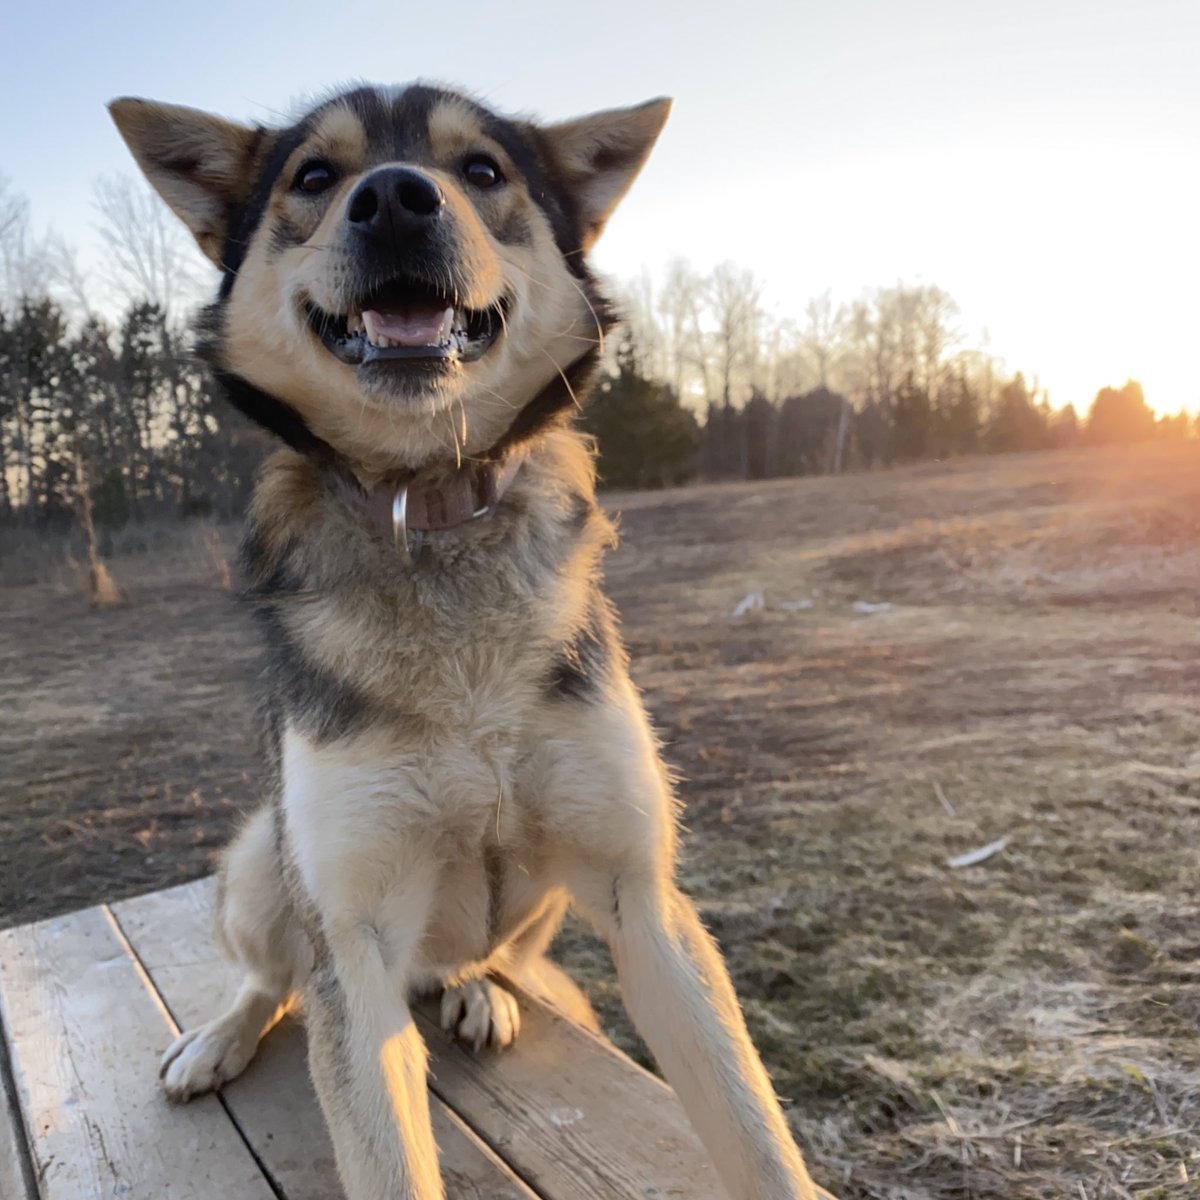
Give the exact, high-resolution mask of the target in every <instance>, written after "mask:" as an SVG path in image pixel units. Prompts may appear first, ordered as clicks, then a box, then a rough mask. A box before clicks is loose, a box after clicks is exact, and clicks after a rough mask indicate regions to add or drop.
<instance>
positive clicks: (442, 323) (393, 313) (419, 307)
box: [362, 304, 454, 346]
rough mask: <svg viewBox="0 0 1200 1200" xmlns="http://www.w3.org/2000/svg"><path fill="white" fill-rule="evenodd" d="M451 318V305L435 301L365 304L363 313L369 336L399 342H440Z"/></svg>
mask: <svg viewBox="0 0 1200 1200" xmlns="http://www.w3.org/2000/svg"><path fill="white" fill-rule="evenodd" d="M453 318H454V309H452V308H445V307H443V306H442V305H437V304H410V305H406V306H405V307H403V308H382V309H376V308H368V309H366V310H365V311H364V312H363V315H362V319H363V326H364V327H365V328H366V331H367V337H368V338H370V339H371V340H372V341H377V340H378V339H379V338H381V337H385V338H390V339H391V340H392V341H393V342H395V343H396V345H398V346H437V345H439V344H440V343H441V342H443V341H445V339H446V337H447V336H449V333H450V322H451V321H452V320H453Z"/></svg>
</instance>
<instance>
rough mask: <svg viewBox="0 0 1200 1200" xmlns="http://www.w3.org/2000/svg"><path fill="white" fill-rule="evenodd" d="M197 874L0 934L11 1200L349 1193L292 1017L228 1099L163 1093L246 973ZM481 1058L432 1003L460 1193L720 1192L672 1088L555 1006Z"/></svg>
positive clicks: (436, 1079)
mask: <svg viewBox="0 0 1200 1200" xmlns="http://www.w3.org/2000/svg"><path fill="white" fill-rule="evenodd" d="M211 895H212V888H211V884H210V882H209V881H207V880H205V881H202V882H200V883H195V884H188V885H186V886H184V887H178V888H172V889H171V890H169V891H165V892H157V893H154V894H151V895H148V896H142V897H140V898H138V899H135V900H125V901H121V902H120V903H116V904H112V905H101V906H99V907H97V908H89V909H84V910H83V911H81V912H77V913H72V914H70V915H68V916H65V917H58V918H55V919H53V920H49V921H43V922H41V923H39V924H36V925H27V926H24V927H21V928H18V929H11V930H7V931H5V932H0V1023H2V1030H3V1038H2V1039H0V1041H2V1043H3V1052H2V1053H3V1057H2V1058H0V1075H3V1083H4V1098H3V1099H4V1103H3V1111H2V1119H0V1200H35V1198H37V1200H102V1198H103V1200H107V1198H109V1197H119V1198H121V1197H127V1198H128V1200H213V1198H214V1197H216V1198H217V1200H335V1198H336V1197H338V1196H339V1195H340V1194H341V1193H340V1191H339V1188H338V1183H337V1178H336V1174H335V1171H334V1165H333V1152H332V1149H331V1147H330V1145H329V1139H328V1135H327V1134H326V1132H325V1128H324V1124H323V1121H322V1119H321V1115H320V1111H319V1109H318V1107H317V1102H316V1098H315V1097H314V1095H313V1092H312V1088H311V1085H310V1083H309V1079H308V1072H307V1068H306V1065H305V1048H304V1035H303V1030H302V1029H301V1028H300V1027H299V1025H298V1024H297V1023H296V1022H294V1021H291V1020H285V1021H284V1022H283V1023H282V1024H281V1025H279V1026H278V1027H277V1028H276V1029H275V1030H273V1031H272V1032H271V1033H270V1034H269V1035H268V1037H267V1038H266V1040H265V1041H264V1043H263V1045H262V1047H261V1048H260V1050H259V1054H258V1056H257V1058H256V1059H255V1061H254V1062H253V1063H252V1064H251V1066H250V1068H249V1069H248V1070H247V1071H246V1073H245V1074H244V1075H243V1076H242V1077H241V1078H240V1079H237V1080H235V1081H234V1082H233V1083H231V1084H230V1085H229V1086H227V1087H226V1088H224V1089H223V1090H222V1092H221V1093H220V1095H218V1096H206V1097H204V1098H202V1099H199V1100H194V1101H192V1102H191V1103H190V1104H187V1105H185V1106H175V1105H172V1104H169V1103H168V1102H167V1101H166V1099H165V1098H164V1097H163V1094H162V1092H161V1090H160V1086H159V1082H158V1071H157V1065H158V1058H159V1056H160V1055H161V1053H162V1052H163V1050H164V1049H165V1048H166V1047H167V1045H168V1044H169V1043H170V1041H171V1040H172V1039H173V1038H174V1037H175V1035H176V1033H177V1032H178V1031H179V1029H180V1027H184V1028H187V1027H190V1026H192V1025H194V1024H196V1023H198V1022H200V1021H203V1020H207V1019H208V1018H209V1017H211V1016H213V1015H215V1014H217V1013H218V1012H219V1011H220V1010H221V1009H222V1007H223V1006H224V1004H225V1003H226V1001H227V1000H228V999H229V998H230V996H231V994H232V989H233V988H234V986H235V985H236V978H235V975H234V973H233V971H232V970H231V968H230V967H229V966H228V965H227V964H226V963H225V962H224V961H223V960H222V959H221V958H220V956H219V955H218V953H217V951H216V949H215V948H214V946H213V944H212V939H211V936H210V916H209V914H210V905H211ZM519 999H520V1002H521V1008H522V1013H521V1015H522V1031H521V1035H520V1037H519V1038H518V1040H517V1043H516V1045H515V1046H513V1047H512V1048H511V1049H510V1050H508V1051H506V1052H505V1053H503V1054H500V1055H484V1056H482V1057H480V1058H476V1057H475V1056H474V1055H473V1054H471V1053H470V1052H469V1051H467V1050H464V1049H463V1048H461V1047H459V1046H457V1045H455V1044H454V1043H452V1042H450V1041H449V1039H448V1038H447V1037H446V1035H445V1034H443V1033H442V1031H441V1030H440V1029H439V1028H438V1027H437V1024H436V1022H435V1021H434V1020H432V1019H430V1016H429V1014H427V1013H425V1012H421V1013H420V1014H419V1015H418V1021H419V1023H420V1024H421V1027H422V1032H423V1034H424V1036H425V1039H426V1041H427V1042H428V1043H429V1047H430V1052H431V1057H432V1069H431V1078H430V1101H431V1108H432V1111H433V1121H434V1130H435V1134H436V1136H437V1142H438V1146H439V1148H440V1151H441V1158H442V1172H443V1175H444V1177H445V1180H446V1185H447V1192H448V1194H449V1195H450V1196H451V1197H455V1198H461V1200H481V1198H483V1197H487V1198H489V1200H534V1198H535V1197H541V1198H542V1200H623V1198H634V1197H636V1198H638V1200H646V1198H648V1197H662V1198H667V1197H680V1198H683V1197H687V1198H688V1200H708V1198H711V1200H719V1197H720V1196H721V1194H722V1193H721V1191H720V1188H719V1186H718V1184H717V1182H716V1177H715V1174H714V1172H713V1170H712V1168H711V1167H710V1166H709V1164H708V1162H707V1161H706V1159H705V1157H704V1153H703V1151H702V1150H701V1149H700V1146H699V1144H698V1142H697V1141H696V1139H695V1137H694V1135H693V1134H692V1132H691V1129H690V1127H689V1126H688V1124H687V1120H686V1118H685V1117H684V1115H683V1111H682V1109H681V1108H680V1106H679V1103H678V1101H677V1100H676V1098H675V1096H674V1094H673V1093H672V1092H671V1091H670V1090H669V1089H668V1088H667V1087H666V1086H665V1085H664V1084H662V1083H661V1082H660V1081H659V1080H657V1079H656V1078H655V1077H654V1076H652V1075H650V1074H648V1073H647V1072H646V1071H644V1070H642V1069H641V1068H640V1067H638V1066H637V1065H636V1064H634V1063H633V1062H631V1061H630V1060H629V1059H628V1058H626V1057H625V1056H624V1055H622V1054H620V1053H619V1052H618V1051H617V1050H615V1049H614V1048H613V1047H612V1046H610V1045H609V1044H608V1043H607V1042H605V1041H603V1040H602V1039H600V1038H598V1037H596V1036H594V1035H593V1034H591V1033H589V1032H587V1031H586V1030H583V1029H581V1028H579V1027H578V1026H576V1025H575V1024H573V1023H572V1022H570V1021H568V1020H567V1019H565V1018H564V1017H562V1016H561V1015H559V1014H558V1013H557V1012H556V1011H554V1010H553V1009H551V1008H549V1007H548V1006H547V1005H545V1004H543V1003H541V1002H539V1001H537V1000H534V999H532V998H531V997H528V996H521V997H519Z"/></svg>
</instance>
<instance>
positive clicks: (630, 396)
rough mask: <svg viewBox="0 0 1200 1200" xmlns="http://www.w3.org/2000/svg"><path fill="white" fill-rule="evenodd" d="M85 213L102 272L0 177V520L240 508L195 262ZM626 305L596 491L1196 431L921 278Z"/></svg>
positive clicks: (157, 212)
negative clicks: (1031, 356)
mask: <svg viewBox="0 0 1200 1200" xmlns="http://www.w3.org/2000/svg"><path fill="white" fill-rule="evenodd" d="M96 211H97V214H98V228H99V230H100V233H101V236H102V241H103V245H104V248H105V257H104V259H103V262H102V267H101V272H102V273H101V275H100V276H99V277H98V278H97V277H87V276H84V275H82V273H81V272H80V271H79V269H78V266H77V260H76V257H75V256H74V255H73V254H71V253H70V252H69V250H68V249H67V248H66V247H64V246H63V245H62V244H61V243H59V242H57V241H56V240H55V239H54V238H52V237H42V238H37V237H35V236H34V235H33V233H32V230H31V226H30V223H29V212H28V207H27V205H25V204H24V202H23V201H22V200H21V198H20V197H19V196H17V195H15V194H14V193H13V192H12V191H11V189H9V188H6V187H5V186H4V184H3V181H0V525H5V526H19V525H27V526H33V527H47V526H56V525H57V526H63V527H67V526H70V525H72V524H74V523H79V524H83V525H84V526H85V527H90V526H91V525H92V524H93V523H94V524H95V525H96V526H99V527H100V528H101V529H104V528H116V527H119V526H121V525H123V524H126V523H128V522H131V521H132V522H139V521H145V520H147V519H150V518H157V517H163V516H169V517H188V516H196V515H211V516H216V517H220V518H226V517H233V516H236V515H238V514H240V512H241V511H242V509H243V507H244V505H245V502H246V500H247V497H248V494H249V489H250V486H251V481H252V477H253V472H254V469H255V467H256V465H257V463H258V462H259V461H260V459H261V457H262V454H263V452H264V450H265V449H266V448H267V446H269V444H270V443H269V439H267V438H266V437H265V436H264V435H262V434H260V433H259V432H258V431H257V430H255V429H254V428H252V427H250V426H249V425H248V424H247V423H246V422H245V421H244V420H243V419H242V418H241V417H240V416H238V414H237V413H236V412H235V411H234V410H233V409H231V408H230V407H229V406H227V405H225V404H224V403H223V402H222V400H221V398H220V395H219V392H218V390H217V389H216V387H215V386H214V384H213V382H212V380H211V379H210V377H209V375H208V373H207V372H206V371H205V369H204V368H202V367H201V366H200V365H199V364H197V363H196V362H195V361H194V360H193V358H192V357H191V354H190V345H191V341H192V330H191V329H190V327H189V320H188V313H189V311H190V309H191V307H192V306H193V304H194V301H195V300H196V299H197V298H198V297H199V296H200V295H201V294H202V290H203V289H202V284H201V282H200V277H201V271H202V267H201V265H200V262H199V259H198V256H197V255H196V254H195V252H194V251H193V250H192V249H191V247H190V243H188V242H187V241H186V239H185V236H184V235H183V234H182V233H181V232H180V231H178V230H177V229H176V227H175V224H174V222H173V220H172V219H171V218H170V216H169V214H167V213H166V212H165V210H164V208H163V206H162V205H161V203H160V202H159V201H158V200H157V199H156V198H155V197H153V196H152V195H151V194H149V193H148V192H146V191H144V190H142V189H141V188H140V186H139V185H135V184H133V183H131V182H128V181H115V182H114V181H109V182H107V183H103V184H101V185H100V186H99V187H98V189H97V195H96ZM98 297H102V298H103V302H102V303H101V304H99V305H98V304H96V303H94V302H93V301H94V298H98ZM623 301H624V307H625V309H626V311H627V313H628V315H629V321H628V324H627V326H626V328H625V330H624V332H623V333H622V334H620V335H619V336H618V338H617V339H616V341H615V344H614V346H613V347H611V348H610V353H609V360H608V361H609V370H608V371H607V373H606V375H605V377H604V379H603V380H602V382H601V384H600V386H599V388H598V389H597V391H596V394H595V395H594V397H593V399H592V401H591V403H590V404H589V406H588V408H587V411H586V412H585V414H584V418H583V420H584V424H585V426H586V427H587V428H588V429H589V430H590V431H591V432H592V433H593V434H594V435H595V436H596V438H597V441H598V444H599V448H600V453H601V473H602V478H603V480H604V482H605V483H606V484H607V485H609V486H614V487H660V486H664V485H667V484H673V483H679V482H683V481H685V480H687V479H691V478H709V479H762V478H768V477H773V476H787V475H807V474H820V473H825V472H837V471H844V470H853V469H865V468H871V467H877V466H884V465H888V464H892V463H901V462H911V461H915V460H919V459H923V458H943V457H948V456H952V455H962V454H974V453H980V452H1000V451H1008V450H1035V449H1043V448H1048V447H1054V446H1071V445H1076V444H1079V443H1081V442H1085V441H1096V442H1109V441H1128V440H1135V439H1139V438H1145V437H1152V436H1175V437H1186V436H1191V435H1193V434H1194V433H1195V432H1196V430H1195V429H1194V428H1193V427H1192V426H1191V425H1190V424H1189V422H1188V420H1187V418H1186V417H1179V418H1171V419H1160V420H1157V421H1156V420H1155V418H1154V416H1153V414H1152V412H1151V410H1150V409H1149V408H1148V407H1147V406H1146V404H1145V400H1144V397H1143V396H1142V394H1141V389H1140V387H1139V386H1138V385H1137V384H1136V383H1129V384H1126V385H1125V386H1124V387H1123V388H1120V389H1111V388H1106V389H1104V390H1103V391H1102V392H1100V393H1099V394H1098V395H1097V397H1096V399H1095V402H1094V403H1093V405H1092V408H1091V410H1090V411H1089V413H1088V414H1087V416H1086V418H1084V419H1081V418H1079V417H1078V416H1077V414H1076V413H1075V410H1074V409H1073V408H1070V407H1068V408H1065V409H1060V410H1056V411H1054V410H1051V409H1050V408H1049V405H1048V404H1047V402H1046V398H1045V396H1044V395H1042V394H1041V393H1040V392H1039V390H1038V388H1037V385H1036V383H1035V382H1029V381H1027V379H1026V377H1025V376H1023V375H1021V374H1019V373H1018V374H1012V375H1007V374H1006V373H1005V372H1004V370H1003V368H1002V366H1001V364H999V363H998V362H997V361H996V360H995V359H994V358H992V357H991V356H989V355H988V354H987V353H986V351H985V350H984V349H981V348H979V347H971V346H969V345H967V344H966V342H965V339H964V338H963V336H962V334H961V332H960V331H959V328H958V324H957V321H958V310H957V308H956V306H955V304H954V302H953V300H952V299H951V298H950V297H949V296H948V295H947V294H946V293H945V292H943V291H941V290H940V289H938V288H936V287H932V286H921V287H905V286H903V285H898V286H896V287H892V288H885V289H879V290H877V291H875V292H872V293H869V294H868V295H865V296H864V297H862V298H861V299H860V300H857V301H854V302H852V303H850V304H846V305H838V304H835V303H834V301H833V300H832V298H831V297H830V296H829V295H828V294H825V295H823V296H820V297H817V298H816V299H814V300H812V301H810V302H809V303H808V305H807V306H806V308H805V310H804V313H803V314H802V316H801V317H800V318H799V319H796V320H791V319H782V320H780V319H776V318H773V317H772V316H771V315H770V314H769V313H768V312H767V310H766V309H765V307H764V305H763V303H762V299H761V284H760V282H759V281H758V280H757V279H756V278H755V277H754V275H753V274H752V273H750V272H749V271H746V270H743V269H740V268H737V267H734V266H731V265H724V266H719V267H717V268H716V269H714V270H713V271H711V272H709V273H707V274H704V273H700V272H697V271H696V270H695V269H693V268H692V267H690V266H689V265H687V264H686V263H682V262H677V263H674V264H672V265H671V267H670V268H669V269H668V271H667V272H666V273H665V275H664V276H663V277H662V278H661V279H660V280H659V281H657V282H652V281H650V280H648V279H643V280H641V281H639V282H638V283H637V284H636V285H633V286H630V287H628V288H626V289H625V295H624V297H623ZM109 313H116V314H118V315H116V316H115V317H113V316H108V315H106V314H109Z"/></svg>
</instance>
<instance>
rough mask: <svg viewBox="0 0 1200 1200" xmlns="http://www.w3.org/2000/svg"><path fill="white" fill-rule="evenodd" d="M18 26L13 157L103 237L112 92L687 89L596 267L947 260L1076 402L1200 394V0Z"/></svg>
mask: <svg viewBox="0 0 1200 1200" xmlns="http://www.w3.org/2000/svg"><path fill="white" fill-rule="evenodd" d="M14 8H15V5H14V4H12V3H9V4H6V7H5V12H4V16H3V21H2V23H0V114H2V115H0V173H3V174H4V175H6V176H7V177H8V178H9V179H10V180H11V181H12V183H13V185H14V186H15V187H16V188H17V189H18V190H19V191H22V192H24V193H25V194H26V195H27V196H28V197H29V199H30V201H31V202H32V205H33V210H34V218H35V223H36V224H37V225H38V226H39V227H45V226H52V227H53V228H54V229H56V230H57V231H58V232H59V233H61V234H62V235H64V236H65V237H66V238H67V239H68V241H70V242H72V243H74V244H75V245H76V246H78V247H79V249H80V251H81V253H82V254H83V256H84V258H85V260H86V261H89V262H94V261H95V258H96V254H97V239H96V235H95V231H94V228H93V222H94V219H95V218H94V213H93V211H92V207H91V187H92V180H93V179H94V178H95V177H96V176H97V175H99V174H102V173H112V172H116V171H123V170H127V169H128V166H129V163H128V159H127V156H126V152H125V150H124V148H123V146H122V145H121V143H120V141H119V139H118V138H117V136H116V133H115V132H114V131H113V130H112V128H111V126H110V125H109V123H108V118H107V115H106V114H105V112H104V109H103V104H104V102H105V101H106V100H108V99H110V98H111V97H113V96H115V95H120V94H140V95H146V96H150V97H153V98H156V99H163V100H171V101H176V102H180V103H186V104H194V105H197V106H200V107H205V108H211V109H213V110H215V111H219V112H223V113H225V114H227V115H230V116H240V117H244V118H249V119H258V120H265V121H270V120H272V119H274V117H275V116H276V115H277V114H279V113H280V111H281V110H288V109H290V107H291V106H292V104H293V102H294V101H295V100H296V99H298V98H299V97H301V96H303V95H304V94H305V93H310V92H319V91H322V90H324V89H325V88H327V87H328V86H330V85H332V84H336V83H339V82H345V81H350V80H354V79H367V80H371V81H377V82H397V81H401V80H407V79H412V78H418V77H421V78H427V79H439V80H444V81H447V82H451V83H458V84H461V85H463V86H465V87H467V88H468V89H470V90H472V91H474V92H476V93H478V94H480V95H481V96H482V97H483V98H484V99H485V100H487V101H489V102H490V103H492V104H494V105H496V106H497V107H499V108H501V109H506V110H520V111H531V112H534V113H538V114H540V115H543V116H546V117H563V116H569V115H572V114H575V113H579V112H584V111H587V110H589V109H592V108H599V107H606V106H611V105H615V104H623V103H633V102H635V101H638V100H642V99H645V98H647V97H649V96H653V95H658V94H662V93H667V94H670V95H673V96H674V97H675V98H676V108H675V112H674V115H673V116H672V119H671V122H670V123H669V125H668V127H667V130H666V132H665V134H664V136H663V140H662V142H661V143H660V146H659V148H658V150H657V151H656V152H655V156H654V157H653V159H652V160H651V163H650V164H649V166H648V167H647V169H646V172H645V174H644V175H643V177H642V179H641V181H640V182H639V183H638V185H637V187H636V188H635V189H634V191H633V192H632V193H631V194H630V196H629V197H628V199H627V200H626V202H625V208H624V210H623V211H622V212H621V213H619V214H618V215H617V217H616V218H615V219H614V221H613V223H612V224H611V225H610V227H609V230H608V232H607V233H606V235H605V238H604V240H603V241H602V242H601V244H600V247H599V248H598V250H597V255H596V259H597V264H598V265H599V266H600V267H601V268H602V269H604V270H607V271H611V272H613V273H615V274H618V275H623V276H633V275H636V274H638V273H639V272H640V271H641V269H642V267H643V266H647V267H649V268H650V269H651V270H652V271H653V270H656V269H657V268H659V267H660V266H661V265H662V264H663V263H664V262H665V261H666V260H668V259H669V258H671V257H673V256H675V255H684V256H685V257H688V258H690V259H691V260H692V261H693V262H695V263H696V264H697V265H698V266H702V267H707V266H710V265H712V264H714V263H716V262H719V261H721V260H722V259H734V260H736V261H738V262H741V263H745V264H746V265H748V266H750V267H751V268H753V269H754V270H755V271H756V272H757V273H758V274H759V275H760V277H762V279H763V280H764V282H765V285H766V295H767V297H768V300H769V303H770V304H771V305H772V306H773V307H774V308H775V309H776V310H777V311H778V312H779V314H780V315H789V314H794V315H796V316H797V317H798V316H799V315H800V314H801V312H802V310H803V306H804V302H805V300H807V298H808V297H810V296H812V295H814V294H816V293H818V292H821V291H823V290H824V289H825V288H827V287H831V288H832V289H833V290H834V293H835V294H836V295H838V296H839V297H840V298H843V299H849V298H852V297H854V296H856V295H858V294H859V293H860V292H861V291H862V290H863V289H864V288H867V287H873V286H876V285H881V284H891V283H895V282H896V281H897V280H904V281H906V282H910V283H915V282H930V283H937V284H939V285H940V286H942V287H943V288H945V289H946V290H947V291H949V292H950V293H951V294H952V295H953V296H954V297H955V298H956V299H957V300H958V301H959V303H960V305H961V307H962V310H963V325H964V328H965V330H966V332H967V333H968V334H969V335H970V336H972V337H978V336H979V334H980V332H981V331H982V330H983V329H985V328H986V330H987V332H988V337H989V341H990V345H991V348H992V349H993V351H994V352H995V353H997V354H999V355H1000V356H1002V357H1003V358H1004V359H1005V360H1006V362H1007V363H1008V365H1009V366H1010V367H1011V368H1014V369H1017V368H1020V369H1022V370H1024V371H1025V372H1026V373H1027V374H1030V375H1036V376H1037V377H1038V378H1039V380H1040V382H1041V383H1042V384H1043V385H1044V386H1046V387H1048V388H1049V389H1050V394H1051V400H1052V401H1053V402H1054V403H1056V404H1062V403H1066V402H1067V401H1074V402H1075V403H1076V404H1077V405H1080V406H1086V404H1087V403H1088V402H1089V401H1090V399H1091V397H1092V396H1093V395H1094V393H1095V392H1096V390H1097V389H1098V388H1099V387H1101V386H1103V385H1104V384H1107V383H1114V384H1119V383H1122V382H1123V381H1124V380H1125V379H1126V378H1127V377H1128V376H1134V377H1135V378H1139V379H1141V380H1142V382H1143V383H1144V384H1145V386H1146V390H1147V397H1148V399H1149V400H1150V401H1151V403H1152V404H1154V405H1155V407H1157V408H1158V409H1160V411H1171V410H1174V409H1177V408H1179V407H1180V406H1181V405H1187V406H1189V407H1193V408H1197V407H1200V363H1197V362H1196V361H1195V355H1194V353H1193V350H1194V347H1195V345H1196V342H1197V335H1198V333H1200V0H1141V2H1140V3H1139V2H1136V0H1121V2H1120V3H1115V2H1113V0H1090V2H1089V3H1086V4H1085V3H1083V2H1082V0H1006V3H1004V4H997V3H996V2H995V0H987V2H986V3H983V2H981V0H925V2H918V0H823V2H822V3H820V4H817V3H812V2H811V0H800V2H795V3H790V4H787V3H781V2H780V0H761V2H760V3H757V4H754V3H741V4H727V5H722V6H720V7H717V6H704V5H702V4H699V3H690V4H684V3H680V2H679V0H672V2H671V3H657V4H655V3H651V2H650V0H641V2H640V3H632V2H629V0H617V2H615V3H609V4H587V5H583V4H577V3H570V2H569V0H554V2H552V3H546V2H543V0H511V2H510V3H507V4H503V5H501V4H495V3H493V4H482V3H478V0H457V2H456V3H453V4H440V5H437V4H424V5H417V4H414V3H411V2H408V3H396V2H395V0H393V2H392V3H390V4H379V3H367V2H363V3H359V4H356V5H346V4H344V3H335V4H330V3H322V4H319V3H314V2H313V0H292V2H290V3H287V4H283V3H276V4H273V5H268V4H262V3H255V2H252V0H238V2H234V0H211V2H206V3H201V4H189V5H186V6H183V5H180V6H175V5H170V4H164V3H162V2H161V0H154V2H150V0H143V2H140V3H104V4H97V3H95V2H94V0H89V2H88V3H83V2H81V0H59V3H57V4H55V5H54V6H52V7H51V8H49V9H47V8H45V7H42V8H41V9H40V10H38V9H37V8H36V6H34V5H29V4H25V5H21V6H20V11H13V10H14Z"/></svg>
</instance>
